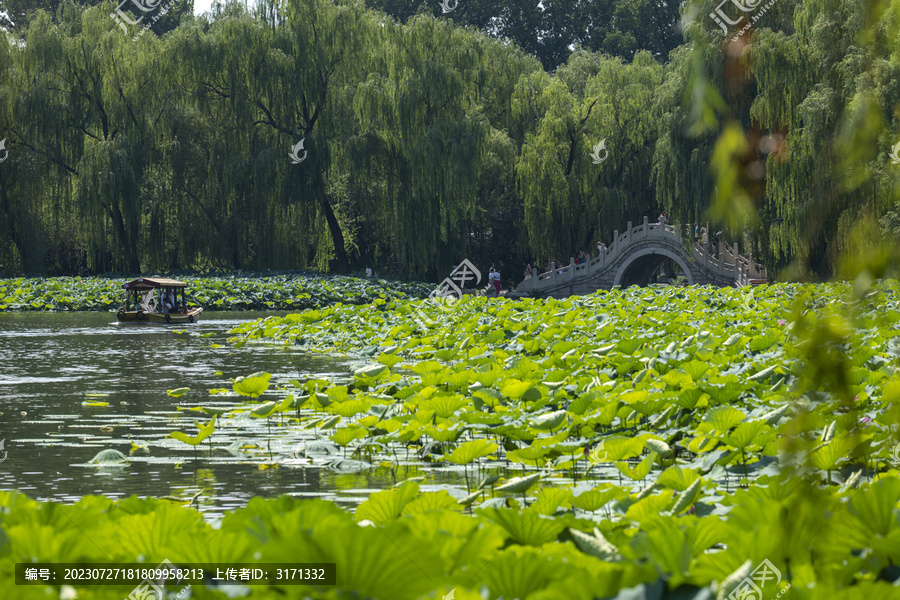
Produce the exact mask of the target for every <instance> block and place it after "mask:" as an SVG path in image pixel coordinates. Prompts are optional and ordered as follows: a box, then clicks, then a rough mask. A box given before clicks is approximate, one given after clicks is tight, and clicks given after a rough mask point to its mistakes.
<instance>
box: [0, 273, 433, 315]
mask: <svg viewBox="0 0 900 600" xmlns="http://www.w3.org/2000/svg"><path fill="white" fill-rule="evenodd" d="M148 277H149V275H148ZM175 278H176V279H179V280H181V281H184V282H185V283H187V284H188V300H189V301H190V302H191V303H192V304H197V305H199V306H203V307H204V308H205V309H206V310H215V311H221V310H235V311H241V310H299V309H305V308H315V307H319V306H327V305H330V304H334V303H337V302H342V303H344V304H366V303H369V302H372V301H373V300H376V299H378V298H384V299H401V298H423V297H425V295H427V294H428V292H429V291H430V290H431V288H430V287H429V286H426V285H424V284H420V283H402V282H397V281H388V280H385V279H360V278H357V277H343V276H335V275H328V276H325V275H321V276H320V275H262V274H261V275H255V276H254V275H230V276H222V277H196V276H192V275H186V276H183V277H182V276H177V277H175ZM128 280H129V279H124V278H118V279H117V278H108V277H52V278H47V279H44V278H26V277H19V278H16V279H0V312H3V311H16V312H20V311H36V310H37V311H88V310H99V311H115V310H116V308H118V307H119V306H120V305H121V303H122V284H123V283H125V282H126V281H128Z"/></svg>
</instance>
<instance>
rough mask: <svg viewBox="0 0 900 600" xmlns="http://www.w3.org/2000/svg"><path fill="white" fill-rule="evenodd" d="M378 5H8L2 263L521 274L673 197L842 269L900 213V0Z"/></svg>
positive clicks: (20, 1) (682, 207)
mask: <svg viewBox="0 0 900 600" xmlns="http://www.w3.org/2000/svg"><path fill="white" fill-rule="evenodd" d="M88 4H90V3H88ZM162 4H165V2H162ZM367 4H368V6H367V5H365V4H364V3H362V2H354V1H343V0H340V1H331V0H282V1H278V2H273V1H271V0H263V1H262V2H258V3H257V4H255V5H254V6H253V7H252V8H250V9H248V8H246V7H245V5H244V4H243V3H237V2H232V3H228V4H225V5H219V4H217V5H215V6H214V8H213V11H212V12H211V13H210V14H208V15H205V16H201V17H194V15H193V14H192V2H190V1H189V0H179V1H178V2H175V3H172V4H171V5H169V10H168V12H167V13H166V15H165V16H164V17H163V18H162V19H160V20H159V21H158V22H157V23H155V24H154V25H153V27H152V28H150V29H148V30H147V31H146V32H145V34H143V35H140V36H138V37H135V36H134V35H132V33H135V34H136V33H138V31H139V30H140V27H139V26H135V27H130V26H129V27H130V29H129V31H128V33H126V32H125V31H123V28H122V27H121V26H120V25H119V24H117V23H116V22H115V21H114V19H113V18H111V17H110V13H115V12H116V9H117V6H118V5H117V4H112V3H110V2H105V3H103V4H97V5H84V4H79V3H77V2H76V3H72V2H66V1H60V2H57V1H55V0H0V12H4V13H5V16H4V17H3V20H2V23H0V24H2V26H3V27H4V28H5V29H6V31H7V34H6V35H7V38H8V42H9V43H7V44H4V45H3V48H2V49H0V139H5V150H6V151H7V152H8V155H7V156H6V159H5V160H4V161H3V162H2V163H0V272H3V273H23V272H24V273H44V274H73V273H80V272H88V271H89V272H94V273H102V272H108V271H117V272H124V273H129V274H130V273H140V272H149V271H169V270H176V269H193V270H200V271H206V270H232V269H251V270H264V269H300V268H313V269H317V270H321V271H333V272H348V271H351V270H354V271H358V270H361V269H363V268H364V267H365V265H366V264H371V265H373V266H374V267H375V268H376V271H377V272H379V273H381V274H384V273H386V272H387V271H388V270H390V269H392V268H393V267H395V266H396V267H397V269H398V272H399V273H400V274H402V275H405V276H409V277H416V278H428V279H440V278H442V277H444V276H445V275H446V273H447V272H448V270H449V269H450V268H451V267H452V266H453V265H455V264H457V263H459V262H460V261H461V260H462V259H463V258H466V257H468V258H469V259H470V260H472V261H473V262H475V263H476V264H478V265H488V264H490V263H496V264H497V265H498V267H500V268H501V271H503V272H504V279H505V281H506V282H508V281H509V280H517V279H518V278H519V276H520V272H521V267H522V265H524V263H525V262H534V261H538V262H541V263H545V262H547V261H550V260H560V259H561V260H563V261H568V258H569V257H570V256H572V255H573V254H574V253H576V252H578V251H579V250H586V251H589V250H590V249H591V248H593V247H594V246H595V244H596V242H597V241H598V240H603V241H605V242H607V243H609V241H610V239H609V236H610V234H611V232H612V230H614V229H622V228H623V227H624V225H625V223H626V221H628V220H632V221H635V222H639V221H641V220H642V218H643V217H644V216H650V217H651V218H653V219H655V217H656V215H658V214H659V211H660V210H662V209H667V210H668V211H669V213H670V214H671V219H672V221H673V222H681V223H697V222H704V221H706V220H708V219H712V220H713V221H715V222H720V223H722V225H721V227H723V228H726V229H728V230H729V233H730V235H732V236H733V237H737V236H741V235H744V236H745V237H744V238H743V239H745V240H748V241H752V250H753V251H754V256H755V258H757V259H758V260H762V261H764V262H765V263H766V264H767V265H768V266H769V270H770V273H776V272H778V271H779V270H781V269H784V268H785V267H787V266H788V265H793V267H794V269H793V270H791V271H790V273H792V274H794V275H798V274H799V275H812V276H828V275H830V274H832V273H833V272H834V271H835V269H836V268H837V264H838V259H839V257H840V255H841V253H842V252H844V251H846V250H847V249H848V248H849V247H850V246H851V245H852V244H853V243H856V242H854V240H855V239H859V238H860V235H858V233H857V235H856V237H855V238H854V236H853V232H854V231H855V230H854V227H856V226H857V225H858V224H859V223H861V222H863V221H865V222H866V223H879V222H880V223H881V224H882V225H883V227H881V228H878V227H876V228H875V230H873V231H877V233H876V234H874V237H873V236H872V235H867V236H862V237H864V238H866V239H868V240H869V241H873V242H874V241H878V239H881V237H880V236H884V235H888V236H896V235H897V232H898V230H900V226H897V223H898V222H900V211H898V196H900V191H898V190H900V185H898V171H900V165H895V164H893V163H892V161H891V159H890V157H889V153H890V152H891V147H892V146H893V145H894V144H896V143H897V142H898V141H900V133H898V131H900V111H898V107H900V42H898V39H900V26H898V14H897V13H898V10H897V2H894V3H893V5H891V4H890V3H889V2H888V1H887V0H867V1H866V2H864V3H863V6H862V7H861V6H860V4H859V3H858V2H851V1H849V0H802V1H801V2H798V3H792V2H775V3H774V4H773V5H772V6H771V7H769V8H768V9H767V10H766V11H765V13H764V14H762V16H760V17H759V18H758V20H757V21H755V22H754V23H753V26H752V28H751V29H750V31H749V32H747V33H745V34H743V35H742V36H740V37H738V38H736V39H735V40H732V37H733V34H737V32H738V31H739V30H740V27H741V24H738V25H735V26H734V27H733V28H734V32H733V34H729V36H723V32H722V29H720V27H719V25H718V24H716V23H715V21H714V20H713V19H712V18H711V17H710V16H708V15H709V13H710V12H713V11H714V10H715V9H716V7H717V3H716V2H714V1H713V0H702V1H699V0H698V1H697V2H693V3H687V4H683V5H680V4H674V3H667V2H664V1H654V2H643V1H638V2H634V1H632V0H607V1H588V0H543V1H542V2H541V3H538V2H516V1H514V0H493V1H491V0H459V2H458V4H457V5H456V8H454V9H453V10H452V11H451V12H449V13H447V14H446V15H444V14H443V13H442V10H441V6H440V4H439V3H438V1H437V0H433V1H429V2H422V1H402V0H370V1H369V2H367ZM451 5H452V3H451ZM145 6H146V5H145ZM124 7H126V5H123V8H122V10H125V8H124ZM127 10H129V11H130V13H129V14H131V15H132V16H133V17H134V18H137V17H138V16H140V15H141V10H142V9H135V8H134V7H131V8H127ZM146 14H147V15H149V14H152V13H151V12H147V13H146ZM745 22H747V21H746V19H745ZM301 141H302V145H301V144H300V142H301ZM601 141H604V145H605V148H606V151H607V152H608V157H607V158H606V159H605V160H604V161H603V162H600V163H597V162H595V160H593V159H592V157H591V154H592V152H593V149H594V148H595V147H596V146H597V144H598V143H600V142H601ZM289 154H293V156H295V157H296V158H294V159H292V158H291V157H290V156H289ZM2 157H3V151H2V150H0V158H2Z"/></svg>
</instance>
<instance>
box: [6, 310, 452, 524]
mask: <svg viewBox="0 0 900 600" xmlns="http://www.w3.org/2000/svg"><path fill="white" fill-rule="evenodd" d="M267 314H276V313H267ZM282 314H283V313H282ZM261 316H266V314H262V313H235V312H219V313H216V312H206V313H204V315H203V319H202V320H201V321H200V322H199V323H197V324H196V325H193V326H190V327H188V328H185V329H184V330H181V329H179V328H178V327H171V326H170V327H163V326H147V325H130V326H127V325H125V326H123V325H118V324H116V323H115V317H114V315H112V314H111V313H6V314H2V313H0V413H2V414H0V440H5V442H4V445H5V450H4V452H5V455H4V453H3V452H0V459H3V457H4V456H5V459H3V460H2V462H0V490H19V491H22V492H25V493H27V494H28V495H29V496H30V497H32V498H36V499H39V500H54V501H58V502H63V503H72V502H76V501H78V499H79V498H80V497H82V496H84V495H88V494H102V495H104V496H108V497H111V498H125V497H128V496H130V495H132V494H136V495H138V496H141V497H164V496H170V497H177V498H182V499H190V498H192V497H194V496H195V495H196V499H195V500H194V503H193V504H194V505H195V506H197V507H198V508H200V509H201V510H202V511H204V513H206V515H207V517H208V518H214V517H215V516H217V515H221V513H222V512H223V511H225V510H228V509H232V508H235V507H240V506H244V505H246V503H247V502H248V500H249V499H250V498H252V497H253V496H263V497H273V496H279V495H281V494H291V495H295V496H298V497H314V496H326V497H330V498H332V499H334V500H336V501H339V502H343V503H346V504H349V505H354V504H357V503H358V502H360V501H361V500H363V499H364V498H365V497H366V496H367V495H368V494H369V493H370V492H371V491H373V490H376V489H382V488H384V487H389V486H390V485H392V484H393V483H394V482H395V481H396V480H397V478H402V477H406V476H410V475H415V474H417V473H416V470H417V468H416V466H415V465H412V466H405V467H400V469H399V472H398V470H391V469H387V468H384V467H379V466H378V465H377V464H376V465H371V464H367V463H365V462H360V461H352V460H351V461H347V462H346V463H344V464H339V465H338V466H337V468H323V467H322V466H320V465H317V464H315V462H313V463H310V461H304V460H300V459H299V458H298V457H297V455H296V453H295V452H294V449H295V447H296V444H297V443H298V442H300V441H302V440H307V441H308V440H310V439H312V438H314V437H315V432H314V430H308V429H305V428H304V427H302V426H300V425H299V424H297V423H294V424H287V423H286V424H284V425H282V424H280V423H279V422H278V421H277V420H276V421H274V422H273V425H274V426H273V427H272V430H271V432H272V438H271V442H268V441H267V437H268V435H269V430H267V427H266V423H265V421H264V420H261V419H251V418H249V417H247V416H246V413H244V414H243V415H241V416H238V417H232V418H226V419H220V424H219V427H218V429H217V430H216V433H214V434H213V436H212V437H211V438H210V439H209V440H208V442H204V443H203V444H202V447H200V448H199V449H197V450H196V455H195V450H194V448H192V447H190V446H187V445H186V444H183V443H182V442H179V441H176V440H174V439H171V438H167V437H166V436H167V435H168V433H170V432H171V431H173V430H175V429H178V430H181V431H184V432H185V433H187V434H189V435H195V434H196V433H197V430H196V428H195V427H194V420H195V419H199V420H201V421H203V422H206V421H207V420H208V419H209V416H208V415H206V414H204V413H201V412H196V411H191V410H187V409H189V408H190V407H196V406H209V407H233V406H237V405H240V404H241V403H242V398H237V397H233V396H232V397H228V396H223V395H210V394H209V390H211V389H214V388H230V387H231V381H230V380H231V378H233V377H239V376H242V375H248V374H250V373H253V372H255V371H268V372H269V373H272V382H273V385H272V387H271V388H270V392H268V393H267V394H268V395H270V396H271V399H277V398H278V397H279V395H278V390H277V388H278V386H279V384H284V383H286V382H288V381H290V380H292V379H301V380H302V379H304V378H307V377H310V376H312V377H329V378H332V379H336V380H340V379H342V378H344V377H346V376H347V375H348V372H349V371H348V369H349V368H350V367H351V365H350V363H349V362H348V361H344V360H341V359H339V358H326V357H316V356H309V355H308V354H304V353H303V352H302V351H301V350H300V349H299V348H298V349H295V348H290V347H288V348H278V347H272V346H259V345H249V344H248V345H245V346H242V347H235V346H234V344H232V343H230V342H229V341H228V337H229V336H228V333H227V332H228V331H229V330H230V329H231V328H232V327H234V326H235V325H237V324H238V323H240V322H243V321H247V320H253V319H257V318H260V317H261ZM179 331H186V333H178V332H179ZM204 334H212V335H211V336H209V337H202V336H203V335H204ZM182 387H189V388H191V391H190V392H188V393H186V394H185V395H184V396H181V397H180V398H175V397H172V396H170V395H168V394H167V393H166V392H167V390H173V389H176V388H182ZM283 394H284V392H282V396H283ZM264 399H265V398H264ZM91 402H106V403H108V406H89V405H87V404H86V403H91ZM179 407H181V410H179ZM106 448H112V449H116V450H119V451H120V452H122V453H123V454H125V455H127V456H128V457H129V460H128V462H127V463H125V464H124V465H122V466H114V467H97V466H91V465H88V462H89V461H90V460H91V459H92V458H93V457H94V456H95V455H96V454H97V453H98V452H99V451H101V450H103V449H106ZM413 456H414V455H413ZM266 463H279V464H278V467H277V468H275V467H269V466H267V464H266ZM458 476H459V473H456V472H448V473H447V477H446V478H445V479H447V480H448V481H447V483H453V484H455V483H456V481H457V480H458ZM430 478H433V474H432V477H430ZM435 487H443V485H440V484H439V485H437V486H435ZM450 487H456V486H455V485H451V486H450ZM458 493H459V492H458ZM462 493H464V491H463V492H462Z"/></svg>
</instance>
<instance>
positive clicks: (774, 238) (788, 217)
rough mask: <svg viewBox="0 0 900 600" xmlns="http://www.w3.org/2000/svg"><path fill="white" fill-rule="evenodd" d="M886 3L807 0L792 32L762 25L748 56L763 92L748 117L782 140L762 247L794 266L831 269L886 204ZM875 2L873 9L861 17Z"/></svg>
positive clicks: (891, 126) (897, 97)
mask: <svg viewBox="0 0 900 600" xmlns="http://www.w3.org/2000/svg"><path fill="white" fill-rule="evenodd" d="M887 6H888V5H887V4H884V5H882V6H881V7H880V8H878V5H877V4H875V3H868V4H867V6H866V7H865V8H866V9H867V10H863V11H861V10H860V5H859V3H857V2H844V1H841V0H825V1H822V2H806V3H804V4H803V5H802V6H801V7H799V8H798V10H797V11H796V13H795V14H794V18H793V23H792V27H791V28H788V30H787V31H786V32H777V31H775V30H773V29H768V28H766V29H761V30H760V31H759V32H758V33H757V34H756V36H755V38H754V40H753V45H752V47H751V52H749V53H748V64H749V65H750V68H751V72H752V75H753V77H754V78H755V79H756V81H757V85H758V86H759V88H760V91H761V93H760V94H759V95H758V96H757V98H756V100H755V102H754V104H753V110H752V116H753V118H754V120H755V121H758V122H759V123H761V124H762V125H763V126H764V127H766V128H768V129H769V130H771V131H773V132H776V133H777V134H778V135H779V137H782V138H783V139H784V148H783V150H782V151H781V152H779V153H778V154H776V155H775V156H773V157H772V158H770V160H769V165H768V166H769V169H768V174H769V177H768V178H767V182H766V183H767V185H766V201H765V203H764V205H763V206H762V211H764V213H766V214H767V215H769V216H770V222H771V227H769V228H768V232H767V233H768V236H769V246H770V249H771V253H772V255H773V258H774V259H775V260H776V261H777V262H779V263H787V262H788V261H791V260H792V259H797V265H795V266H798V267H800V268H799V271H805V270H807V269H809V270H812V271H813V272H816V273H819V274H829V273H830V272H832V268H833V265H834V264H836V261H837V258H838V255H839V254H840V253H841V252H843V251H844V250H845V249H846V247H847V243H848V235H849V233H850V231H851V229H852V228H853V225H854V224H855V223H858V222H859V221H861V220H863V219H865V218H867V217H869V218H877V217H878V216H880V215H882V214H884V212H885V211H886V210H889V209H890V208H891V206H892V204H893V197H892V194H891V188H892V186H893V181H894V180H895V176H896V174H895V173H889V172H888V171H887V169H886V166H887V163H888V160H887V154H888V152H889V151H890V148H891V146H892V145H893V144H894V143H895V142H896V141H897V139H896V138H897V131H898V129H900V128H898V123H900V114H897V111H898V107H900V86H898V80H900V61H898V60H897V55H896V54H894V55H893V56H892V55H891V52H892V50H893V51H896V19H897V16H896V12H895V11H896V7H895V8H894V10H893V11H892V12H893V14H885V13H884V12H883V11H884V9H885V8H886V7H887ZM873 8H875V9H876V10H877V12H878V13H880V14H874V15H873V14H872V13H869V14H867V13H868V11H870V10H872V9H873ZM867 17H868V18H867ZM873 17H876V18H877V20H879V21H880V23H876V22H875V21H873V20H872V18H873ZM892 22H893V23H894V25H893V28H892V27H891V26H890V24H891V23H892ZM867 27H872V30H871V33H870V34H869V35H868V39H865V38H864V37H863V35H864V34H865V33H866V28H867ZM892 31H893V33H894V36H895V37H894V38H893V39H892V38H891V36H890V34H891V32H892ZM860 42H863V43H860ZM892 43H893V48H892Z"/></svg>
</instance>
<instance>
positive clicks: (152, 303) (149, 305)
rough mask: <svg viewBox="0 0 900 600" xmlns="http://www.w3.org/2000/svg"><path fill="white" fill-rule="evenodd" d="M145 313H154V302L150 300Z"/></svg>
mask: <svg viewBox="0 0 900 600" xmlns="http://www.w3.org/2000/svg"><path fill="white" fill-rule="evenodd" d="M147 312H152V313H155V312H156V300H154V299H153V298H150V302H148V303H147Z"/></svg>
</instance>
